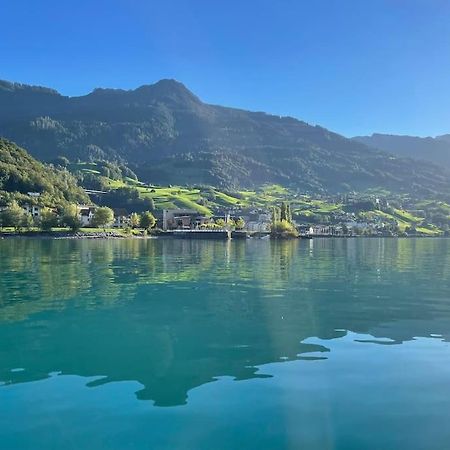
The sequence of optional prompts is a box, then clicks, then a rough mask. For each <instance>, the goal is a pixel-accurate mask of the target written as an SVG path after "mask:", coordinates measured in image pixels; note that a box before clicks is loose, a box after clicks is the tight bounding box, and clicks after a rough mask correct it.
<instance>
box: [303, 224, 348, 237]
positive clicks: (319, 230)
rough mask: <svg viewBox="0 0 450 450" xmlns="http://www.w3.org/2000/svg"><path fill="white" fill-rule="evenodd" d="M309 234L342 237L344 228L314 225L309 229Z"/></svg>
mask: <svg viewBox="0 0 450 450" xmlns="http://www.w3.org/2000/svg"><path fill="white" fill-rule="evenodd" d="M308 234H309V235H310V236H342V234H343V230H342V227H335V226H331V225H313V226H311V227H309V231H308Z"/></svg>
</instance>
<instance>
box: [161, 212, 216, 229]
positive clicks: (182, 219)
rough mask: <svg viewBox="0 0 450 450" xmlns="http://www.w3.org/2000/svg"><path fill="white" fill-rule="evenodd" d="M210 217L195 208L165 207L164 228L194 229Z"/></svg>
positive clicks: (206, 221)
mask: <svg viewBox="0 0 450 450" xmlns="http://www.w3.org/2000/svg"><path fill="white" fill-rule="evenodd" d="M209 221H210V219H209V218H208V217H206V216H203V215H202V214H200V213H199V212H198V211H196V210H195V209H164V210H163V220H162V228H163V230H192V229H197V228H200V226H201V225H203V224H206V223H208V222H209Z"/></svg>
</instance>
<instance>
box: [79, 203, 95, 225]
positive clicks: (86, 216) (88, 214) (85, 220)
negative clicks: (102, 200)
mask: <svg viewBox="0 0 450 450" xmlns="http://www.w3.org/2000/svg"><path fill="white" fill-rule="evenodd" d="M94 212H95V207H94V206H87V205H80V206H78V218H79V219H80V222H81V226H82V227H90V226H92V219H93V218H94Z"/></svg>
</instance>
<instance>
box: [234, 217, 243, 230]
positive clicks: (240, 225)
mask: <svg viewBox="0 0 450 450" xmlns="http://www.w3.org/2000/svg"><path fill="white" fill-rule="evenodd" d="M235 226H236V230H242V229H243V228H244V227H245V221H244V219H243V218H242V217H239V219H237V220H236V222H235Z"/></svg>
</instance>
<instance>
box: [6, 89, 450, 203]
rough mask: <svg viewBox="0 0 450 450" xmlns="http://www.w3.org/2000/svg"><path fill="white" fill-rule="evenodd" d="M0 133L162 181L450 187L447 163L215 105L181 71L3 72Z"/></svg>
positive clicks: (50, 154) (48, 155)
mask: <svg viewBox="0 0 450 450" xmlns="http://www.w3.org/2000/svg"><path fill="white" fill-rule="evenodd" d="M0 136H5V137H7V138H9V139H12V140H14V141H16V142H17V143H18V144H19V145H21V146H23V147H25V148H26V149H28V150H29V151H30V153H31V154H32V155H33V156H35V157H36V158H38V159H41V160H43V161H51V160H53V159H54V158H56V157H58V156H66V157H68V158H69V159H70V160H72V161H73V160H77V159H80V160H83V161H89V160H97V159H106V160H116V161H120V162H121V163H125V164H127V165H129V166H130V168H132V169H133V170H134V171H135V172H137V173H138V175H139V176H140V177H141V178H142V179H143V180H144V181H147V182H153V183H161V184H209V185H215V186H219V187H230V188H237V187H240V186H245V187H249V186H256V185H260V184H263V183H279V184H282V185H285V186H290V187H295V188H298V189H299V190H301V191H303V192H345V191H349V190H358V191H360V190H364V189H368V188H379V187H383V188H385V189H389V190H391V191H396V192H414V193H416V194H420V195H434V194H436V193H446V194H448V192H449V191H450V188H449V175H448V172H447V171H446V170H444V169H442V168H440V167H438V166H436V165H433V164H431V163H428V162H425V161H421V162H417V161H414V160H412V159H405V158H399V157H395V156H393V155H392V154H388V153H386V152H384V151H381V150H377V149H372V148H370V147H367V146H366V145H365V144H363V143H361V142H359V141H357V140H352V139H347V138H345V137H343V136H340V135H338V134H336V133H333V132H331V131H328V130H327V129H325V128H322V127H320V126H311V125H309V124H307V123H305V122H302V121H300V120H297V119H294V118H292V117H279V116H274V115H269V114H266V113H262V112H249V111H244V110H240V109H234V108H226V107H222V106H215V105H209V104H206V103H203V102H202V101H201V100H200V99H199V98H198V97H196V96H195V95H194V94H193V93H192V92H190V91H189V90H188V89H187V88H186V87H185V86H184V85H183V84H181V83H179V82H177V81H174V80H161V81H159V82H157V83H155V84H153V85H146V86H141V87H139V88H137V89H135V90H121V89H96V90H94V91H93V92H91V93H90V94H88V95H85V96H81V97H66V96H63V95H61V94H59V93H58V92H56V91H55V90H52V89H48V88H43V87H35V86H28V85H23V84H18V83H10V82H6V81H1V82H0Z"/></svg>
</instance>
